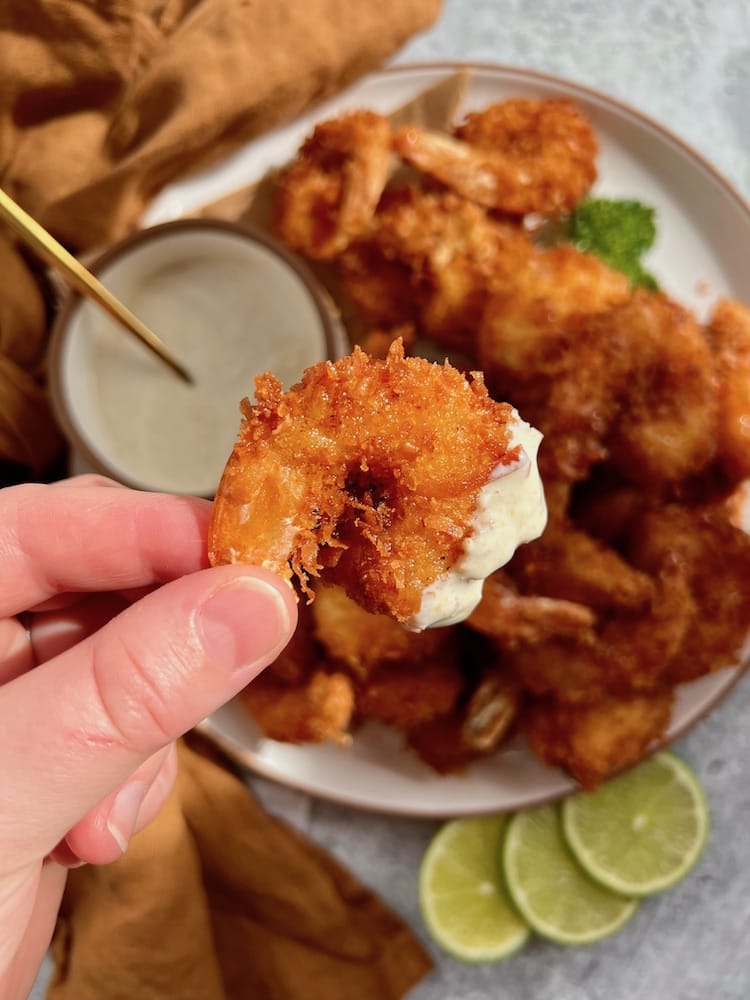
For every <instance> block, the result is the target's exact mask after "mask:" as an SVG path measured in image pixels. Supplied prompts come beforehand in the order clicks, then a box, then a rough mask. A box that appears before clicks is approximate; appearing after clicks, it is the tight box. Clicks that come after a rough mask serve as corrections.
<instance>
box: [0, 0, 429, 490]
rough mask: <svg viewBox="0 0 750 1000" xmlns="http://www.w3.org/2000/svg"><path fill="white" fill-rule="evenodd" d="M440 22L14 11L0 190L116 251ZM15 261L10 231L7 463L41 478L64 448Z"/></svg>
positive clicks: (3, 351) (344, 1)
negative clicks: (159, 204) (159, 209)
mask: <svg viewBox="0 0 750 1000" xmlns="http://www.w3.org/2000/svg"><path fill="white" fill-rule="evenodd" d="M439 11H440V0H399V2H398V3H393V4H386V5H383V3H382V2H381V0H304V2H302V0H97V2H96V3H93V2H92V0H3V2H2V3H0V186H2V187H3V188H4V189H5V190H6V191H7V192H8V193H9V194H10V195H11V196H12V197H14V198H15V199H16V200H17V201H19V202H20V203H21V205H23V207H24V208H25V209H26V210H27V211H29V212H31V214H32V215H34V216H36V217H37V218H38V220H39V221H40V222H41V223H42V224H44V225H45V226H46V227H47V228H49V229H51V230H52V232H53V233H54V234H55V235H56V236H57V237H58V238H59V239H61V240H62V242H63V243H65V244H66V245H67V246H68V247H69V248H70V249H73V250H75V251H82V250H89V249H92V248H96V247H101V246H104V245H105V244H107V243H109V242H111V241H112V240H114V239H117V238H119V237H121V236H123V235H125V234H126V233H127V232H128V231H129V230H131V229H132V228H133V227H134V226H135V225H136V223H137V220H138V218H139V217H140V215H141V213H142V211H143V209H144V207H145V205H146V204H147V202H148V201H149V200H150V199H151V198H152V197H153V196H154V194H155V193H156V192H157V191H158V190H159V189H160V188H162V187H163V186H164V185H165V184H166V183H168V182H169V181H172V180H174V179H176V178H177V177H180V176H183V175H185V174H186V173H188V172H190V171H194V170H196V169H199V168H203V167H205V166H207V165H208V164H209V163H211V162H212V161H215V160H216V159H218V158H219V157H221V156H224V155H225V154H227V153H228V152H229V151H231V150H232V149H234V148H236V147H237V146H238V145H240V144H241V143H242V142H244V141H246V140H248V139H251V138H252V137H253V136H256V135H258V134H259V133H261V132H263V131H264V130H266V129H268V128H270V127H272V126H273V125H276V124H278V123H280V122H282V121H285V120H289V119H291V118H293V117H295V116H296V115H298V114H299V113H300V112H301V111H302V110H303V109H305V108H306V107H308V106H309V105H311V104H312V103H314V102H316V101H318V100H321V99H323V98H325V97H327V96H330V95H331V94H332V93H334V92H335V91H337V90H339V89H341V88H342V87H343V86H345V85H346V84H348V83H350V82H351V81H353V80H354V79H356V78H357V77H358V76H360V75H361V74H363V73H365V72H367V71H369V70H371V69H374V68H375V67H377V66H378V65H380V64H381V63H382V62H383V61H384V60H385V59H387V58H388V57H389V56H390V55H392V54H393V53H394V52H395V51H396V50H397V49H398V48H399V47H400V46H401V45H403V43H404V42H405V41H406V40H407V39H408V38H409V37H410V36H411V35H412V34H414V33H415V32H417V31H420V30H422V29H424V28H426V27H428V25H429V24H430V23H431V22H432V21H433V20H434V19H435V18H436V17H437V15H438V13H439ZM14 252H15V251H14V249H13V245H12V243H11V242H10V241H9V240H7V241H6V240H4V237H3V235H2V232H0V463H2V462H6V463H7V462H13V463H18V464H20V465H24V466H26V467H28V468H29V469H31V471H32V472H33V473H34V474H35V475H39V474H40V473H42V472H43V470H44V469H45V466H46V465H47V464H48V463H49V462H50V460H51V459H52V458H53V457H54V455H55V454H56V453H57V452H58V451H59V448H60V439H59V436H58V434H57V432H56V429H55V426H54V422H53V421H52V419H51V416H50V414H49V410H48V409H47V406H46V400H45V397H44V392H43V372H42V370H41V369H40V360H41V356H40V355H41V354H43V349H44V344H45V342H46V332H47V330H46V316H45V315H44V314H43V311H42V312H40V311H39V309H38V308H37V306H36V305H34V307H33V308H32V309H31V310H30V312H26V311H25V305H24V303H23V302H20V299H21V298H23V296H18V295H14V292H13V288H14V277H13V276H14V275H15V274H18V275H20V280H21V282H22V284H23V287H25V288H29V287H30V285H33V278H32V277H31V275H30V274H29V271H28V269H27V268H26V266H25V264H24V262H23V260H22V259H20V258H18V259H16V260H15V261H13V262H11V263H8V261H9V260H10V258H11V257H13V255H14ZM28 299H29V301H32V300H38V299H39V293H38V292H37V291H35V290H34V289H33V288H31V289H30V290H29V293H28ZM16 306H18V311H16ZM19 328H20V329H21V330H22V331H23V335H24V337H25V338H26V340H27V341H28V344H29V345H31V347H30V351H29V352H28V353H27V354H25V355H23V356H19V352H18V340H17V338H15V342H14V348H13V349H12V350H8V348H7V346H6V342H7V340H8V338H9V336H11V334H12V333H13V331H14V330H16V329H19ZM9 329H10V331H11V333H10V334H9V332H8V331H9ZM2 472H3V470H2V468H1V467H0V481H2Z"/></svg>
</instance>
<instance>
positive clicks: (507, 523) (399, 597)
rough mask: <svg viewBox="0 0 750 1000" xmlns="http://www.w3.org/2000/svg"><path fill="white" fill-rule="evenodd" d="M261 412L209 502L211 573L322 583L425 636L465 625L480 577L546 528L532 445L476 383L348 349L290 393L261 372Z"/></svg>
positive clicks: (246, 422)
mask: <svg viewBox="0 0 750 1000" xmlns="http://www.w3.org/2000/svg"><path fill="white" fill-rule="evenodd" d="M256 400H257V402H256V404H255V405H254V406H253V405H251V404H250V402H249V401H248V400H245V401H244V402H243V406H242V410H243V422H242V425H241V428H240V434H239V438H238V440H237V443H236V445H235V447H234V450H233V452H232V455H231V456H230V458H229V461H228V463H227V466H226V468H225V471H224V475H223V476H222V480H221V483H220V486H219V490H218V493H217V496H216V501H215V504H214V512H213V518H212V524H211V529H210V537H209V554H210V558H211V560H212V562H213V563H214V564H217V563H225V562H240V561H242V562H251V563H255V564H260V565H264V566H266V567H267V568H269V569H271V570H273V571H275V572H277V573H279V574H280V575H282V576H284V577H285V578H287V579H290V578H291V577H292V576H296V577H297V579H298V580H299V582H300V585H301V587H302V588H303V590H305V591H306V592H308V593H310V588H309V584H308V580H309V578H310V577H319V576H321V574H323V575H324V576H325V579H326V581H327V582H329V583H338V584H340V585H341V586H343V587H344V588H345V589H346V591H347V593H348V594H349V595H350V596H351V597H353V598H354V599H355V600H356V601H358V603H360V604H361V605H362V606H363V607H364V608H365V609H366V610H368V611H371V612H373V613H384V614H389V615H391V616H392V617H394V618H395V619H397V620H398V621H401V622H404V623H406V624H407V625H408V626H409V627H413V628H417V629H419V628H426V627H428V626H430V625H433V624H436V623H438V622H441V623H445V624H448V623H450V622H452V621H457V620H461V618H462V617H465V616H466V615H468V614H469V613H470V612H471V610H472V609H473V607H474V606H475V604H476V603H478V601H479V599H480V596H481V582H482V580H483V579H484V577H486V576H487V575H489V573H491V572H493V571H494V570H495V569H497V568H498V566H499V564H501V563H502V562H503V561H506V560H507V559H509V558H510V556H511V555H512V552H513V550H514V549H515V547H516V546H517V545H518V544H520V543H521V542H522V541H529V540H530V539H531V538H534V537H537V536H538V535H539V534H540V532H541V531H542V530H543V527H544V522H545V519H546V509H545V507H544V498H543V491H542V487H541V482H540V480H539V478H538V475H537V472H536V466H535V464H534V452H535V450H536V447H537V445H538V440H539V435H538V434H537V433H536V432H535V431H534V430H533V428H530V427H528V425H526V424H524V423H523V422H522V421H520V420H519V418H518V415H517V414H516V413H515V411H514V410H513V409H512V407H510V406H508V405H507V404H504V403H497V402H495V401H494V400H492V399H490V397H489V395H488V393H487V390H486V388H485V386H484V382H483V380H482V378H481V376H479V375H475V376H473V377H471V378H467V377H465V376H464V375H462V374H460V373H459V372H458V371H456V369H454V368H452V367H451V366H450V365H449V364H448V363H447V362H446V364H444V365H437V364H431V363H430V362H428V361H426V360H424V359H423V358H404V355H403V347H402V345H401V344H400V342H398V341H397V342H396V343H394V345H393V346H392V347H391V349H390V351H389V354H388V357H387V358H386V360H385V361H381V360H379V359H374V358H369V357H368V356H367V355H366V354H364V352H362V351H361V350H358V349H356V348H355V350H354V352H353V353H352V354H351V355H349V356H347V357H345V358H342V359H341V360H339V361H337V362H336V363H331V362H321V363H320V364H317V365H314V366H312V367H311V368H309V369H308V370H307V371H306V372H305V374H304V376H303V378H302V380H301V381H300V382H299V383H298V384H297V385H296V386H293V387H292V388H291V389H290V390H289V391H288V392H287V393H284V392H283V391H282V387H281V384H280V383H279V382H278V380H277V379H275V378H274V377H273V376H272V375H270V374H266V375H263V376H261V377H259V378H258V379H257V380H256ZM511 483H512V487H511ZM508 491H510V492H508ZM506 493H507V496H508V500H507V504H508V505H509V508H504V510H503V513H502V515H501V516H494V515H493V516H494V520H491V519H490V520H488V516H487V515H486V514H485V513H484V512H485V510H486V509H487V508H486V504H487V503H490V501H491V500H492V502H498V503H503V504H505V503H506V501H505V500H504V499H503V497H504V496H505V495H506ZM516 493H517V494H518V497H517V499H516V500H511V496H512V495H513V496H515V494H516ZM480 494H481V499H480ZM492 498H494V499H492ZM508 509H509V510H510V514H508V513H507V510H508ZM485 522H486V523H485ZM489 528H492V531H491V532H490V533H489V534H488V533H487V531H488V529H489ZM470 555H471V559H470V558H469V556H470ZM464 556H466V558H464ZM470 563H471V566H470ZM480 564H481V569H474V568H473V567H474V566H475V565H476V566H479V565H480ZM457 574H458V575H457ZM454 583H455V586H454ZM446 587H448V588H449V589H448V590H446V589H445V588H446ZM444 598H445V599H449V600H448V604H447V605H445V606H444V605H443V604H442V602H443V600H444Z"/></svg>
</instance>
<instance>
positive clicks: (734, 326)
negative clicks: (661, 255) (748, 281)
mask: <svg viewBox="0 0 750 1000" xmlns="http://www.w3.org/2000/svg"><path fill="white" fill-rule="evenodd" d="M706 332H707V336H708V341H709V344H710V345H711V348H712V350H713V352H714V356H715V358H716V373H717V377H718V380H719V392H718V396H719V443H718V450H719V461H720V462H721V464H722V466H723V467H724V469H725V471H726V473H727V474H728V475H729V476H731V477H732V479H733V481H734V482H739V481H740V480H742V479H748V478H750V309H748V308H747V306H744V305H742V304H741V303H740V302H735V301H733V300H732V299H723V300H722V301H721V302H719V303H718V304H717V306H716V308H715V309H714V311H713V314H712V316H711V318H710V320H709V323H708V328H707V331H706Z"/></svg>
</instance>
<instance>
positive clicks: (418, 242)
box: [340, 187, 532, 350]
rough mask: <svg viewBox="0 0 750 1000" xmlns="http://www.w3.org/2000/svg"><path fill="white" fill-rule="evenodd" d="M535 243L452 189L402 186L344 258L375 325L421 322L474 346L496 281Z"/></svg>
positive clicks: (354, 291) (351, 288)
mask: <svg viewBox="0 0 750 1000" xmlns="http://www.w3.org/2000/svg"><path fill="white" fill-rule="evenodd" d="M531 250H532V247H531V244H530V242H529V241H528V239H527V237H526V235H525V234H524V233H523V231H522V230H521V229H518V228H516V227H514V226H510V225H506V224H504V223H500V222H497V221H495V220H494V219H490V218H488V216H487V215H486V214H485V213H484V212H483V211H482V210H481V209H480V208H479V207H478V206H477V205H473V204H472V203H471V202H470V201H467V200H466V199H465V198H460V197H458V195H455V194H453V193H451V192H442V193H424V192H422V191H420V190H419V189H418V188H416V187H403V188H399V189H396V190H394V191H392V192H389V194H388V195H387V196H386V197H385V198H384V199H383V203H382V204H381V206H380V207H379V209H378V212H377V214H376V216H375V220H374V223H373V226H372V229H371V232H370V234H369V236H368V237H367V238H366V239H364V240H362V241H359V242H357V243H356V244H354V245H352V247H351V248H350V249H349V251H347V252H346V253H344V254H343V255H342V257H341V260H340V269H341V278H342V283H343V286H344V288H345V290H346V292H347V294H348V295H349V296H350V297H351V298H352V300H353V301H354V303H355V304H356V305H357V306H358V307H359V308H360V309H361V310H362V312H363V314H364V316H365V318H366V319H367V320H368V321H369V322H371V323H374V324H381V323H399V322H405V321H409V320H411V321H415V320H416V321H418V325H419V328H420V330H421V332H422V333H423V334H424V335H426V336H429V337H434V338H435V340H437V341H439V342H440V343H442V344H446V345H447V346H449V347H456V348H459V349H462V350H471V349H473V347H474V340H475V331H476V329H477V327H478V326H479V322H480V320H481V317H482V313H483V311H484V307H485V304H486V301H487V296H488V294H489V291H490V288H491V287H492V284H493V282H496V281H500V280H507V279H508V278H509V277H510V276H511V275H512V274H513V273H514V272H515V270H516V269H517V268H518V267H519V266H520V264H521V261H522V259H523V258H524V257H525V256H526V255H527V254H529V253H530V252H531Z"/></svg>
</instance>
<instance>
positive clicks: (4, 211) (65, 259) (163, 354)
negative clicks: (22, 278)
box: [0, 188, 193, 384]
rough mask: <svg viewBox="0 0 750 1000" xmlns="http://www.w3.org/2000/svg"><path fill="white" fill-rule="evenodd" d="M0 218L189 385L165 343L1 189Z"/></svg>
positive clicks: (74, 286) (189, 377)
mask: <svg viewBox="0 0 750 1000" xmlns="http://www.w3.org/2000/svg"><path fill="white" fill-rule="evenodd" d="M0 217H2V218H3V219H5V221H6V222H7V223H8V225H9V226H10V227H11V228H12V229H13V231H14V232H16V233H17V234H18V235H19V236H20V237H21V239H22V240H23V241H24V242H25V243H26V244H27V245H28V246H29V247H31V249H32V250H35V251H36V252H37V253H38V254H39V256H40V257H41V258H42V259H43V260H45V261H46V262H47V263H48V264H51V265H52V266H53V267H55V268H57V269H58V270H59V271H60V272H61V273H62V274H63V276H64V277H65V279H66V280H67V282H68V284H69V285H70V286H71V287H72V288H74V289H75V290H76V291H77V292H79V293H80V294H81V295H83V296H84V297H86V298H88V299H92V300H93V301H94V302H96V303H97V305H99V306H101V308H102V309H104V310H105V311H106V312H107V313H109V315H110V316H112V317H113V318H114V319H116V320H117V321H118V322H119V323H121V324H122V326H124V327H125V329H126V330H128V331H129V332H130V333H132V334H135V336H136V337H138V339H139V340H140V341H142V342H143V343H144V344H145V345H146V347H148V348H149V350H150V351H153V353H154V354H156V355H157V357H159V358H161V360H162V361H164V362H165V363H166V364H168V365H169V367H170V368H171V369H172V371H174V372H176V374H177V375H179V376H180V378H181V379H184V381H185V382H188V383H190V384H192V382H193V378H192V376H191V375H190V373H189V372H188V371H187V369H186V368H184V367H183V365H182V364H180V362H179V361H177V359H176V358H174V357H173V356H172V354H171V353H170V351H169V349H168V348H167V346H166V344H165V343H164V342H163V341H162V340H160V339H159V337H157V336H156V334H155V333H154V332H153V330H150V329H149V328H148V327H147V326H146V324H145V323H142V322H141V320H139V319H138V317H137V316H135V315H134V314H133V313H132V312H131V311H130V310H129V309H128V308H127V306H125V305H123V304H122V302H120V300H119V299H118V298H115V296H114V295H113V294H112V293H111V292H110V291H109V289H108V288H105V287H104V285H103V284H102V283H101V281H99V279H98V278H96V277H94V275H93V274H92V273H91V272H90V271H88V270H87V269H86V268H85V267H84V266H83V264H81V262H80V261H79V260H77V259H76V258H75V257H74V256H73V254H71V253H69V252H68V251H67V250H66V249H65V247H64V246H62V244H60V243H58V242H57V240H56V239H55V238H54V237H53V236H51V235H50V234H49V233H48V232H47V230H46V229H44V228H43V226H40V225H39V223H38V222H37V221H36V220H35V219H32V217H31V216H30V215H29V214H28V212H25V211H24V210H23V209H22V208H21V206H20V205H18V204H17V203H16V202H15V201H13V199H12V198H11V197H10V196H9V195H8V194H6V192H5V191H3V190H2V188H0Z"/></svg>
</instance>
